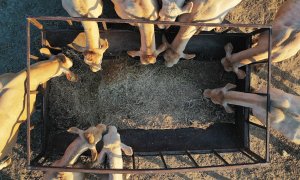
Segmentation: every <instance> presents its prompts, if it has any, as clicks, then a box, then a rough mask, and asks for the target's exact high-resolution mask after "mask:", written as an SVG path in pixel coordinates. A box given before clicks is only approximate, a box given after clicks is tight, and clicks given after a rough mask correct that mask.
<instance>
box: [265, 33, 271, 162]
mask: <svg viewBox="0 0 300 180" xmlns="http://www.w3.org/2000/svg"><path fill="white" fill-rule="evenodd" d="M271 62H272V28H269V47H268V79H267V82H268V86H267V94H268V95H267V111H266V127H267V129H266V162H270V146H269V143H270V121H269V113H270V112H271V102H270V85H271V65H272V64H271Z"/></svg>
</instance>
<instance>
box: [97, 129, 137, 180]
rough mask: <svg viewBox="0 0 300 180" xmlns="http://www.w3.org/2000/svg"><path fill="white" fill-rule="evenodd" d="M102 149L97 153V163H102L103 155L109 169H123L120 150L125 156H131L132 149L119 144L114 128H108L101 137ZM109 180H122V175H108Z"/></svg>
mask: <svg viewBox="0 0 300 180" xmlns="http://www.w3.org/2000/svg"><path fill="white" fill-rule="evenodd" d="M103 144H104V145H103V149H102V150H101V152H100V153H99V156H98V162H99V163H102V162H103V161H104V157H105V155H107V156H108V160H109V166H110V168H111V169H123V159H122V150H123V151H124V153H125V154H126V155H127V156H131V155H132V154H133V151H132V148H131V147H129V146H127V145H125V144H123V143H122V142H121V138H120V134H119V133H118V131H117V128H116V127H115V126H109V127H108V133H107V134H106V135H104V136H103ZM109 179H110V180H122V179H123V175H122V174H112V175H111V174H110V175H109Z"/></svg>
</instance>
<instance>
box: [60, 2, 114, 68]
mask: <svg viewBox="0 0 300 180" xmlns="http://www.w3.org/2000/svg"><path fill="white" fill-rule="evenodd" d="M62 6H63V7H64V9H65V10H66V11H67V12H68V13H69V15H70V16H72V17H87V18H98V17H99V16H100V15H101V14H102V8H103V3H102V0H62ZM81 23H82V26H83V28H84V32H85V35H86V45H87V47H85V48H82V47H78V46H75V44H73V46H74V48H75V49H76V50H78V51H80V52H83V55H84V62H85V63H86V64H87V65H89V66H90V69H91V70H92V71H93V72H97V71H99V70H101V63H102V58H103V54H104V52H105V51H106V50H107V48H108V41H107V40H104V41H101V39H100V34H99V27H98V23H97V22H95V21H82V22H81Z"/></svg>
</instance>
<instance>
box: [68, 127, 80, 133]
mask: <svg viewBox="0 0 300 180" xmlns="http://www.w3.org/2000/svg"><path fill="white" fill-rule="evenodd" d="M68 132H69V133H73V134H80V133H81V132H82V130H81V129H78V128H77V127H71V128H69V129H68Z"/></svg>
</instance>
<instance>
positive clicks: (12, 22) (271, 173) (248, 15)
mask: <svg viewBox="0 0 300 180" xmlns="http://www.w3.org/2000/svg"><path fill="white" fill-rule="evenodd" d="M282 2H283V0H243V1H242V3H241V4H240V5H239V6H237V7H236V8H235V9H234V10H233V11H232V12H231V13H230V14H229V15H228V16H227V18H226V19H227V20H229V21H230V22H232V23H255V24H268V23H270V22H271V21H272V20H273V19H274V15H275V13H276V11H277V9H278V8H279V6H280V5H281V4H282ZM27 14H28V15H34V16H37V15H53V16H54V15H59V16H66V15H67V14H66V13H65V12H64V10H63V8H62V7H61V2H60V0H52V1H45V0H42V1H37V0H31V1H30V2H26V1H16V0H11V1H9V2H8V1H6V0H0V15H1V20H0V24H1V29H0V34H1V35H2V36H1V39H0V57H1V61H2V66H1V67H0V73H1V74H2V73H5V72H17V71H19V70H21V69H23V68H24V67H25V57H26V54H25V53H26V46H25V45H26V33H25V25H26V23H25V15H27ZM243 31H248V29H243ZM33 40H36V39H34V37H33ZM69 53H72V52H69ZM128 62H129V63H128ZM124 63H128V64H126V66H124ZM192 63H195V62H192ZM193 65H194V66H197V63H195V64H193ZM189 66H190V64H188V63H187V62H181V63H180V67H175V68H177V69H176V70H175V71H172V72H173V73H174V74H170V75H171V76H170V77H166V79H164V81H162V82H168V81H169V80H170V79H168V78H171V77H172V78H175V80H174V83H184V82H186V81H185V79H184V78H186V77H192V78H193V74H194V73H197V71H196V72H189V71H184V69H185V68H188V67H189ZM211 66H213V64H206V67H207V69H209V67H211ZM124 67H126V68H124ZM206 67H202V68H203V69H204V68H206ZM103 68H105V64H104V67H103ZM107 68H108V67H107ZM109 68H111V69H110V70H109V69H107V70H104V72H103V73H104V75H110V76H109V77H114V78H105V79H104V81H101V82H103V83H110V84H113V85H114V86H109V87H110V88H112V89H109V90H107V91H103V93H109V92H111V93H112V94H111V96H112V97H114V96H115V94H114V92H115V91H116V90H115V89H118V90H119V91H118V92H123V93H126V92H128V91H122V88H125V89H126V88H130V87H139V85H140V86H141V87H140V88H141V89H144V90H145V89H149V88H148V87H152V85H153V83H154V82H155V81H154V80H153V82H149V83H150V84H143V82H146V80H149V77H155V76H156V75H161V74H164V73H170V72H166V71H168V69H165V68H164V67H163V66H162V65H155V66H153V67H150V68H149V67H147V68H145V67H140V66H139V65H138V64H136V63H134V62H133V63H132V62H130V61H126V60H122V59H117V60H115V65H114V66H113V67H109ZM113 70H118V71H117V72H123V73H127V72H128V73H129V74H130V73H132V74H131V75H133V74H135V73H134V71H137V70H138V71H141V73H140V74H141V76H139V77H129V78H131V79H136V82H132V81H131V82H130V83H129V84H128V81H127V82H125V83H124V81H121V80H122V79H124V77H118V75H116V74H113V75H111V74H105V73H109V72H114V71H113ZM200 70H201V68H200V69H199V72H200ZM176 72H182V73H183V75H181V76H180V77H177V76H175V74H176ZM272 74H273V76H272V77H273V79H272V86H274V87H276V88H279V89H282V90H284V91H286V92H288V93H292V94H295V95H300V80H299V77H300V52H299V53H298V55H296V56H295V57H293V58H291V59H289V60H286V61H284V62H282V63H277V64H274V65H273V67H272ZM213 76H218V74H217V73H216V74H215V73H212V72H209V71H208V72H207V74H206V75H205V77H203V79H208V77H213ZM265 76H266V71H265V68H262V69H260V70H259V71H258V72H257V73H255V74H253V75H252V77H253V78H252V79H251V87H252V88H253V89H257V88H259V87H261V86H262V85H264V84H265V81H264V80H263V79H264V77H265ZM89 78H92V79H88V80H89V81H92V80H93V81H99V79H97V78H100V77H98V76H94V77H91V76H89ZM176 78H177V79H176ZM194 78H195V77H194ZM227 81H230V76H228V79H226V82H227ZM60 82H63V83H64V82H65V81H64V80H63V79H62V78H58V79H54V80H53V83H60ZM195 82H196V83H195V84H194V85H193V84H186V85H187V88H191V87H192V88H194V89H192V90H193V92H195V94H189V96H188V99H195V100H194V101H192V102H190V101H187V99H184V98H185V97H186V96H183V97H181V96H180V95H182V93H184V89H182V91H178V92H177V93H179V94H171V95H170V97H171V96H172V97H174V96H179V97H180V98H179V99H177V98H175V99H170V98H168V97H165V98H166V99H160V100H169V101H170V102H172V103H174V104H178V103H177V102H176V100H178V102H182V104H179V105H180V106H183V107H186V110H187V111H188V112H190V113H189V114H188V113H187V114H182V113H178V114H176V116H175V117H177V119H172V118H170V117H167V116H166V115H165V114H168V113H169V112H172V111H173V109H172V108H174V107H163V108H162V107H159V106H156V104H155V103H154V102H156V101H157V100H158V99H155V98H156V96H153V97H151V98H153V103H154V104H150V105H151V107H154V108H155V109H156V112H159V110H161V112H162V114H161V115H160V116H158V117H159V118H157V119H153V118H151V117H149V118H148V119H147V117H144V116H143V113H140V114H138V113H137V112H140V111H136V108H138V107H140V106H142V107H143V109H144V110H145V111H146V110H147V107H144V105H143V104H142V102H143V101H144V99H142V98H143V97H145V95H143V94H132V97H134V96H137V95H140V97H141V98H140V99H131V101H130V104H132V106H131V107H129V108H123V109H117V110H115V112H114V116H111V117H103V116H101V114H108V113H107V112H109V111H111V109H106V107H101V106H97V108H98V111H97V112H96V113H95V111H92V110H91V108H92V107H88V106H87V108H86V109H84V110H81V109H80V111H82V112H85V113H86V114H81V116H82V117H85V120H86V121H85V122H81V123H82V124H81V125H82V126H85V127H86V124H89V123H91V124H93V123H94V122H92V119H94V118H96V117H98V118H101V119H103V122H104V123H106V122H108V121H110V120H112V121H113V123H114V124H115V123H116V122H117V123H118V126H119V127H122V128H128V127H140V128H146V127H149V128H174V127H179V126H180V127H185V126H197V127H198V124H197V123H196V125H195V122H201V123H200V124H201V126H203V124H205V123H207V122H205V121H203V120H204V119H207V118H209V117H210V118H211V116H209V115H211V114H216V115H217V116H216V117H214V118H212V119H210V122H219V120H224V119H226V118H230V115H226V113H225V111H224V110H223V109H222V108H221V107H219V106H214V105H212V103H210V102H209V101H207V100H205V99H203V98H201V97H198V95H199V94H201V92H202V90H203V89H204V88H207V87H208V86H207V85H208V84H210V85H211V84H212V82H210V80H209V79H208V80H203V81H195ZM151 83H152V84H151ZM215 83H217V84H220V86H221V85H224V84H225V82H215ZM141 84H143V85H141ZM90 85H91V86H89V88H88V89H85V90H83V91H82V93H84V91H91V90H94V89H97V87H94V86H92V85H93V84H90ZM174 85H176V84H174ZM65 86H67V87H68V88H74V87H76V88H80V84H76V85H72V86H70V85H68V84H67V85H66V84H65ZM73 86H74V87H73ZM145 86H146V87H145ZM211 86H212V87H211V88H214V87H215V86H216V85H211ZM114 88H115V89H114ZM168 89H172V86H171V85H170V87H166V90H168ZM197 90H198V91H197ZM97 91H98V92H99V91H100V92H101V89H97ZM149 91H154V92H155V93H165V94H164V95H167V93H166V92H160V91H158V90H156V89H155V88H153V89H149ZM57 92H59V89H58V90H57ZM68 92H70V91H68ZM98 92H97V93H98ZM76 93H78V94H76ZM97 93H95V97H97V98H101V97H98V96H97ZM132 93H136V92H135V91H133V92H132ZM144 93H145V94H146V93H147V92H144ZM62 95H63V94H61V95H60V96H59V97H57V99H60V98H66V100H68V102H69V103H74V102H70V101H71V99H70V97H71V96H80V95H81V94H80V93H79V92H78V91H76V92H73V94H67V95H66V96H62ZM69 96H70V97H69ZM89 98H90V99H91V100H92V99H93V96H91V97H89ZM54 100H55V99H53V101H54ZM100 100H101V101H106V99H100ZM110 100H111V103H112V105H114V104H117V103H124V104H127V103H128V102H123V101H122V100H121V101H118V102H117V101H116V100H115V99H113V98H112V99H110ZM127 100H128V99H127ZM77 103H78V102H77ZM79 103H81V102H79ZM91 103H92V102H91ZM168 103H169V102H168ZM74 104H76V102H75V103H74ZM202 106H205V107H206V108H209V109H208V110H207V109H206V110H207V111H204V110H202V109H200V108H199V109H198V111H194V110H195V109H197V107H202ZM74 109H75V110H76V108H74ZM74 109H73V110H74ZM78 111H79V110H78ZM123 112H126V113H129V112H131V113H132V115H131V116H129V117H128V116H126V117H122V116H118V115H119V114H122V113H123ZM191 112H193V113H194V114H193V115H192V116H191ZM68 113H69V114H68V116H70V117H72V116H74V114H72V113H75V114H77V113H76V111H69V112H68ZM118 113H119V114H118ZM197 113H198V114H197ZM129 114H130V113H129ZM199 114H201V115H204V116H203V117H202V119H195V117H199ZM87 115H90V116H87ZM193 116H195V117H193ZM82 117H78V119H80V118H82ZM57 118H58V119H57V120H58V121H59V116H57ZM33 119H35V118H33ZM131 119H135V120H136V121H131ZM145 119H146V121H145ZM193 119H194V120H195V121H193ZM252 119H254V118H252ZM143 120H144V121H143ZM191 120H192V121H191ZM76 121H78V120H76ZM77 123H78V122H77ZM79 123H80V122H79ZM110 123H112V122H110ZM113 123H112V124H113ZM161 124H162V125H163V127H158V125H159V126H160V125H161ZM61 125H62V127H61V128H62V129H65V128H64V127H69V126H68V124H67V122H65V123H62V124H61ZM199 126H200V125H199ZM25 130H26V128H25V124H24V125H23V126H22V127H21V131H20V134H19V139H18V143H17V145H16V147H15V148H14V151H13V158H14V162H13V164H12V166H10V167H9V168H7V169H5V170H2V171H1V172H0V180H1V179H40V178H41V177H42V173H41V172H37V171H31V172H30V171H27V170H26V169H25V166H26V146H25V143H26V133H25ZM252 130H253V131H254V133H253V135H252V136H251V140H252V141H254V142H255V146H254V149H256V150H257V151H259V152H260V153H263V151H261V150H260V146H259V145H260V144H262V139H263V136H262V135H261V134H259V133H258V131H257V129H252ZM270 140H271V142H270V143H271V164H270V165H269V166H267V167H263V168H252V169H241V170H228V171H211V172H199V173H180V174H159V175H155V174H153V175H152V174H150V175H133V176H131V177H132V179H204V178H205V179H244V178H249V179H250V178H251V179H257V178H259V179H263V178H268V179H271V178H272V179H299V177H300V170H299V167H300V153H299V152H300V146H297V145H295V144H293V143H290V142H288V141H287V140H286V139H285V138H284V137H283V136H281V135H280V134H279V133H277V132H275V131H272V132H271V139H270ZM194 158H195V159H196V160H197V162H198V163H199V164H203V165H205V163H206V161H205V160H206V158H209V157H194ZM225 158H226V160H228V161H229V162H230V161H233V160H237V159H238V158H239V157H233V156H230V155H228V156H226V157H225ZM175 159H177V161H178V157H172V156H171V157H168V158H166V161H168V162H169V164H171V163H172V162H174V160H175ZM137 161H138V162H139V167H144V166H147V167H159V166H162V164H159V162H160V161H159V160H153V159H146V161H145V160H143V159H142V158H140V159H138V160H137ZM216 161H218V159H216ZM170 162H171V163H170ZM179 162H180V163H179V164H172V165H175V166H179V165H180V166H189V165H190V164H189V163H190V162H188V160H187V159H185V158H182V157H180V159H179ZM90 177H91V178H92V179H96V178H97V177H96V176H92V175H91V176H90Z"/></svg>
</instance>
